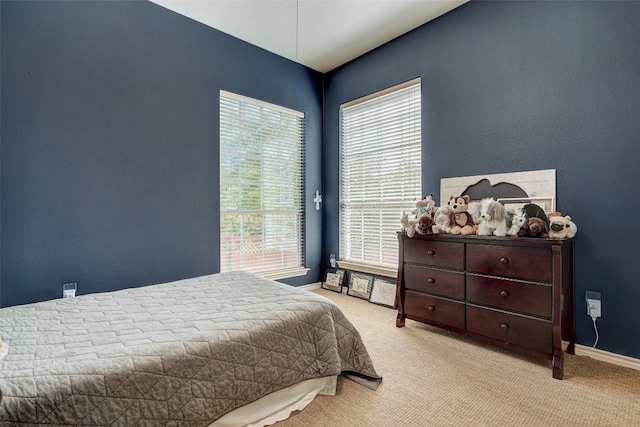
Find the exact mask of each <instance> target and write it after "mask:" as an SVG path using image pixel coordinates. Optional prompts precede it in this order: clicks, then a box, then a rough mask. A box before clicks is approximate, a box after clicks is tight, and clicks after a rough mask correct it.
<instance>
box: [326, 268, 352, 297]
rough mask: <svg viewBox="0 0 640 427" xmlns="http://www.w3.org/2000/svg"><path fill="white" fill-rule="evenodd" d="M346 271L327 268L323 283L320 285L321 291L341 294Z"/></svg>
mask: <svg viewBox="0 0 640 427" xmlns="http://www.w3.org/2000/svg"><path fill="white" fill-rule="evenodd" d="M345 276H346V271H345V270H343V269H340V268H327V270H326V271H325V275H324V281H323V282H322V284H321V285H320V287H321V288H322V289H327V290H329V291H333V292H338V293H342V287H343V286H345V280H344V279H345Z"/></svg>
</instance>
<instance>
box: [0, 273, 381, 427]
mask: <svg viewBox="0 0 640 427" xmlns="http://www.w3.org/2000/svg"><path fill="white" fill-rule="evenodd" d="M0 334H1V335H2V338H3V339H4V340H5V341H6V342H7V343H8V344H9V354H8V355H7V356H6V357H5V358H4V359H3V360H1V361H0V388H1V389H2V392H3V400H2V403H1V406H0V425H16V424H32V425H83V426H85V425H86V426H92V425H118V426H132V425H135V426H159V425H172V426H174V425H175V426H208V425H234V424H235V423H242V424H247V423H248V421H247V420H245V419H242V420H243V421H238V419H240V418H235V419H234V418H233V414H235V413H238V412H242V409H243V408H247V406H246V405H249V404H253V405H256V404H260V402H262V407H263V408H265V407H266V408H267V409H268V408H271V407H276V406H277V405H278V403H276V400H277V399H276V397H277V396H279V395H280V394H282V393H285V394H286V393H287V392H290V394H293V395H294V398H293V400H292V401H293V402H298V403H297V404H294V405H290V403H291V402H289V403H287V405H289V406H288V407H289V408H290V409H291V408H293V409H297V408H299V406H300V403H299V402H300V401H301V399H302V400H304V399H305V398H306V399H307V400H309V396H311V398H312V397H313V396H314V395H315V394H314V391H313V390H315V392H320V393H326V394H331V393H332V390H331V388H332V387H333V391H335V378H336V376H337V375H340V374H341V373H342V374H343V375H348V376H350V377H351V378H352V379H356V380H358V381H359V382H361V383H362V384H363V385H366V386H369V387H372V388H375V387H376V385H377V383H378V382H379V381H380V380H381V378H380V376H379V375H378V374H377V373H376V371H375V369H374V367H373V364H372V362H371V358H370V357H369V354H368V352H367V349H366V348H365V346H364V344H363V342H362V340H361V338H360V335H359V333H358V331H357V330H356V329H355V328H354V326H353V325H352V324H351V322H350V321H349V320H348V319H347V318H346V317H345V316H344V315H343V313H342V312H341V311H340V309H339V308H338V306H337V305H335V303H333V302H332V301H330V300H328V299H326V298H324V297H322V296H319V295H316V294H314V293H312V292H309V291H306V290H303V289H297V288H295V287H291V286H288V285H285V284H282V283H278V282H274V281H271V280H266V279H263V278H260V277H258V276H256V275H253V274H249V273H245V272H229V273H221V274H214V275H209V276H202V277H198V278H193V279H187V280H181V281H176V282H171V283H165V284H159V285H151V286H145V287H141V288H133V289H125V290H121V291H116V292H107V293H99V294H92V295H84V296H80V297H76V298H66V299H59V300H52V301H46V302H41V303H35V304H27V305H22V306H15V307H8V308H3V309H0ZM314 382H315V383H314ZM310 383H314V384H313V385H312V386H310V387H311V388H305V387H303V386H305V385H306V384H310ZM296 387H302V388H303V390H302V391H296ZM309 390H312V391H311V392H310V391H309ZM305 396H306V397H305ZM270 398H273V399H276V400H272V401H269V399H270ZM278 399H279V398H278ZM248 407H249V408H252V407H251V406H248ZM246 412H249V413H250V414H251V413H254V412H255V411H254V409H250V410H249V411H246ZM225 414H227V415H226V416H225V417H223V415H225ZM230 416H231V417H232V418H229V417H230ZM221 417H222V418H221ZM267 418H268V417H267ZM225 419H226V420H230V421H226V423H227V424H225V423H222V424H212V423H214V422H215V421H216V420H225ZM234 420H235V421H234ZM256 422H257V424H260V422H259V421H256ZM263 424H264V423H263Z"/></svg>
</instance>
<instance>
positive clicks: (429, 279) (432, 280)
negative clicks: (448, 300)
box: [427, 277, 436, 283]
mask: <svg viewBox="0 0 640 427" xmlns="http://www.w3.org/2000/svg"><path fill="white" fill-rule="evenodd" d="M427 282H429V283H435V282H436V279H434V278H433V277H429V278H428V279H427Z"/></svg>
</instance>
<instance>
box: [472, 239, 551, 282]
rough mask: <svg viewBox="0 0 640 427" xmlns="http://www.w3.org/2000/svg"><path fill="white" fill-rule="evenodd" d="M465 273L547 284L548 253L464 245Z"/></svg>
mask: <svg viewBox="0 0 640 427" xmlns="http://www.w3.org/2000/svg"><path fill="white" fill-rule="evenodd" d="M467 270H468V271H471V272H474V273H484V274H492V275H496V276H505V277H512V278H515V279H528V280H538V281H543V282H551V273H552V268H551V251H550V250H549V249H548V248H521V247H515V246H502V245H481V244H469V245H467Z"/></svg>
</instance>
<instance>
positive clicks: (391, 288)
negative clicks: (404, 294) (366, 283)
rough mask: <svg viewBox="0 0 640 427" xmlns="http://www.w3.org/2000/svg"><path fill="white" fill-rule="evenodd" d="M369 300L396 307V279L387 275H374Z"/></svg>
mask: <svg viewBox="0 0 640 427" xmlns="http://www.w3.org/2000/svg"><path fill="white" fill-rule="evenodd" d="M369 302H371V303H373V304H378V305H383V306H385V307H389V308H396V307H397V305H396V281H395V280H393V279H391V278H387V277H374V278H373V284H372V286H371V296H370V297H369Z"/></svg>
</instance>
